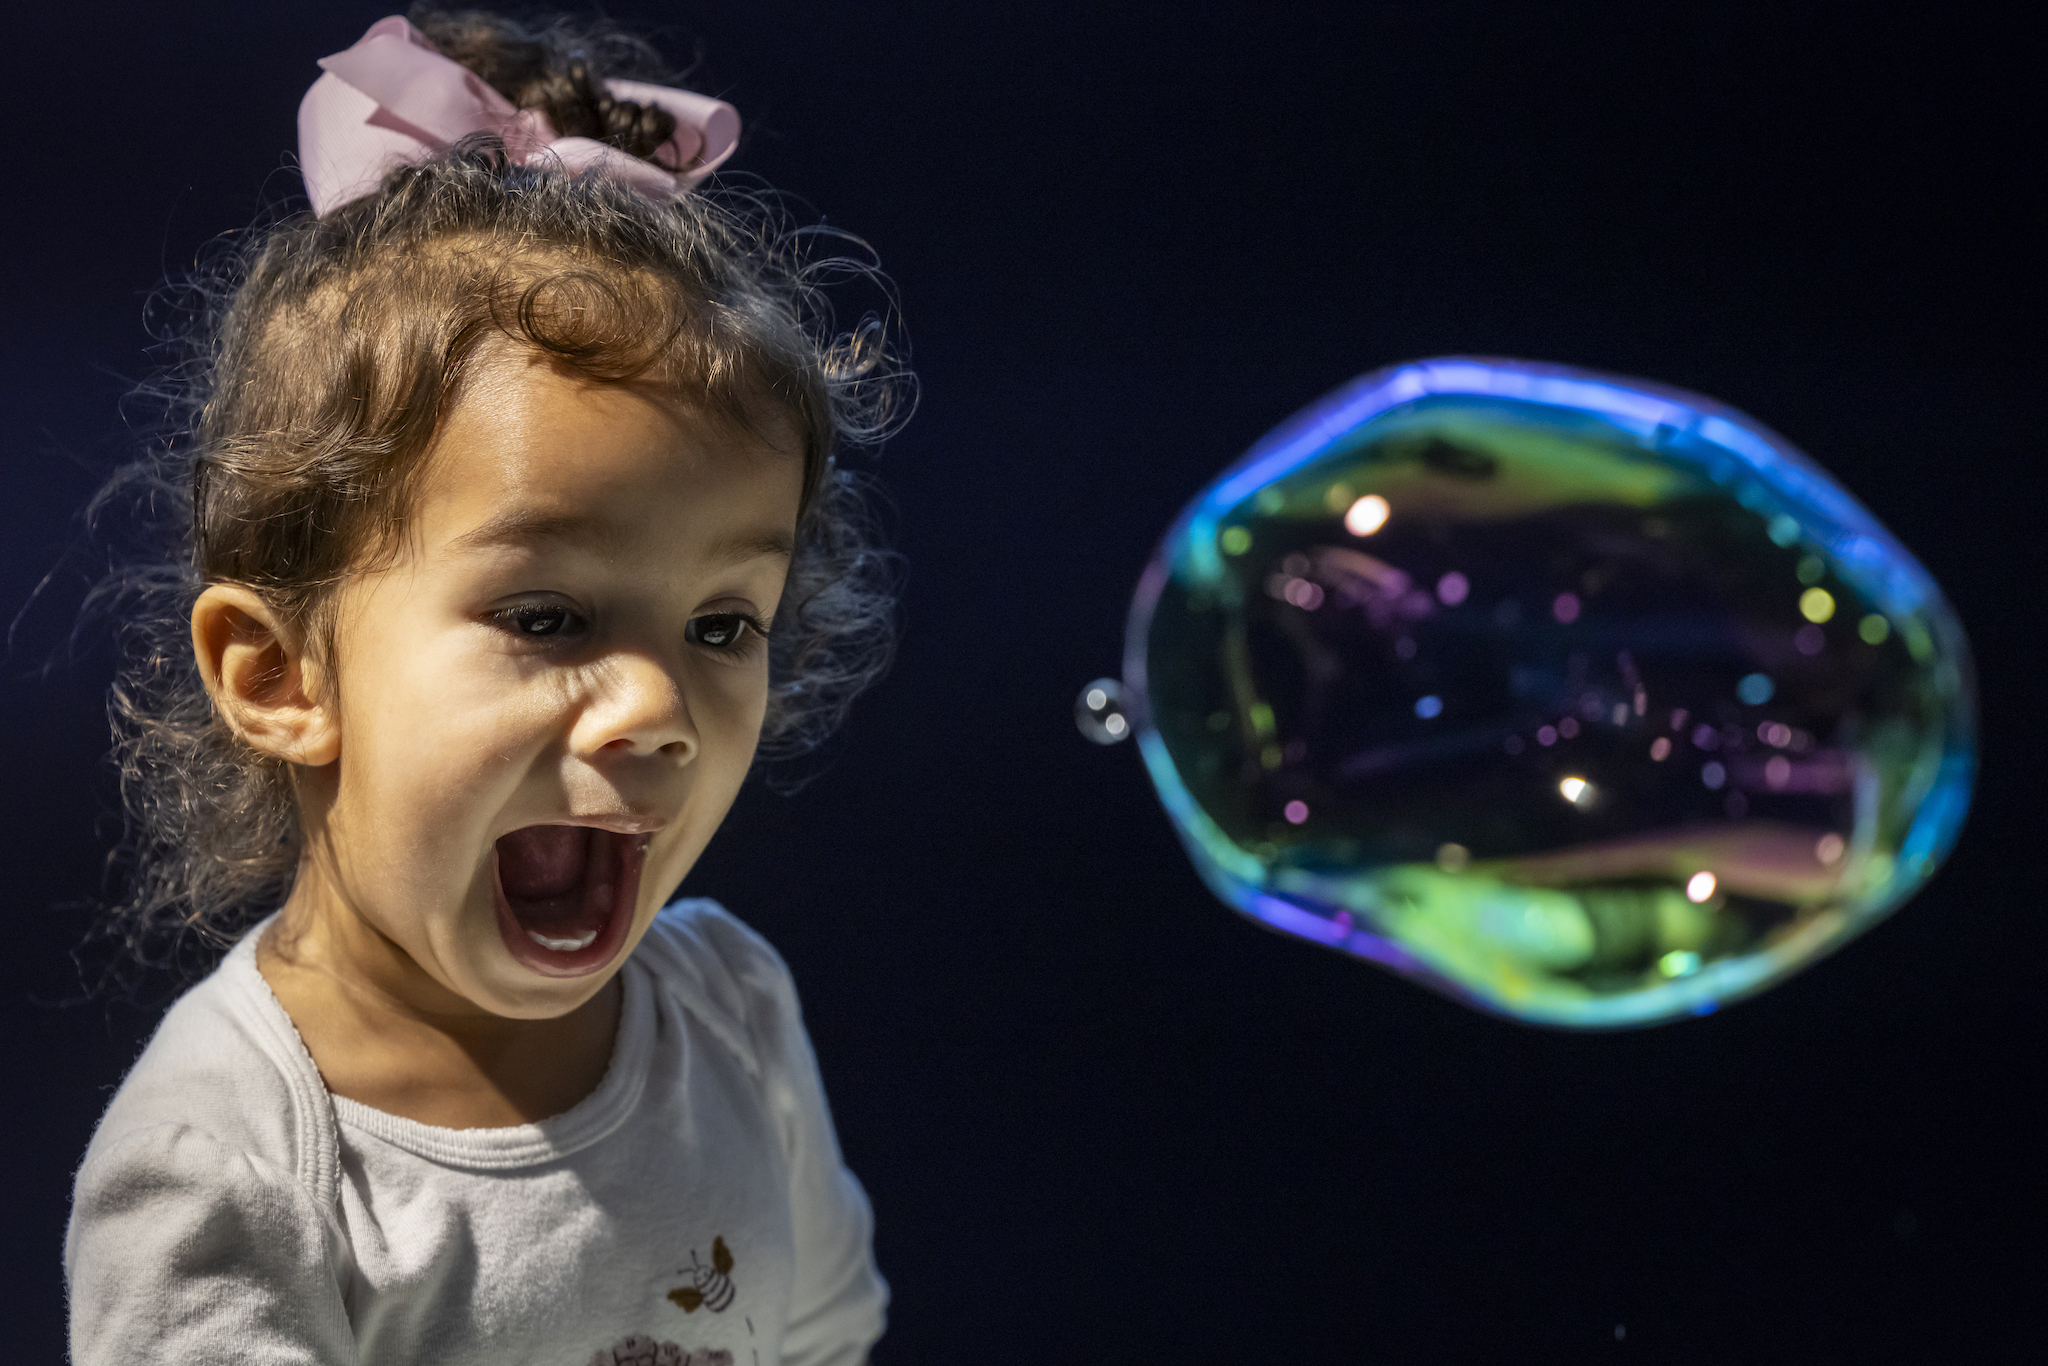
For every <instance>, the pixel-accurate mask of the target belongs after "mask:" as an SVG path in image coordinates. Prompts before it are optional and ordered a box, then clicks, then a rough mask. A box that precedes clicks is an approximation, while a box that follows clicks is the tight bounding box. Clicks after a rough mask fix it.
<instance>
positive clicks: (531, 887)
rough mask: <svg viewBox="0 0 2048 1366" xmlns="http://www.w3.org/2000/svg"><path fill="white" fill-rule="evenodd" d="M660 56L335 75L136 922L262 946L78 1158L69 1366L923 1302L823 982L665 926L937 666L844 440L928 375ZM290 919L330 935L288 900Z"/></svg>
mask: <svg viewBox="0 0 2048 1366" xmlns="http://www.w3.org/2000/svg"><path fill="white" fill-rule="evenodd" d="M652 60H653V54H652V52H651V50H650V49H648V48H647V47H646V46H645V44H643V43H640V42H639V41H638V40H634V39H630V38H627V37H624V36H622V35H620V34H618V33H616V32H615V31H612V30H609V29H605V28H601V27H586V28H583V29H578V28H576V27H574V26H570V25H566V24H557V25H556V26H554V27H552V28H549V29H547V30H544V31H539V32H535V31H531V30H528V29H524V28H521V27H519V26H516V25H514V24H512V23H509V22H506V21H504V20H501V19H498V18H495V17H493V16H490V15H484V14H476V13H466V14H459V15H449V14H440V13H434V12H422V11H419V10H415V11H414V13H413V14H412V16H411V22H408V21H407V20H404V19H398V18H392V19H386V20H383V21H381V22H380V23H378V24H377V25H375V26H374V27H373V28H371V30H370V31H369V33H368V34H367V35H365V37H364V38H363V40H362V41H361V42H359V43H358V44H356V46H354V47H353V48H350V49H349V50H348V51H346V52H342V53H339V54H337V55H335V56H333V57H330V58H328V59H326V60H325V61H323V62H322V66H323V67H325V68H326V74H324V75H322V76H321V77H320V78H319V81H318V83H317V84H315V85H314V87H313V89H312V90H311V92H309V94H308V95H307V97H306V101H305V104H304V106H303V107H302V109H301V112H300V134H301V160H302V164H303V167H304V170H305V173H306V177H307V185H308V190H309V192H310V197H311V199H312V201H313V207H314V210H315V212H314V213H311V214H305V215H301V216H299V217H296V218H292V219H289V220H287V221H285V222H283V223H282V224H280V225H279V226H277V227H275V228H273V229H271V230H270V231H269V232H268V233H267V234H266V235H264V236H262V238H261V240H259V241H258V242H256V243H255V244H254V245H253V246H252V247H251V248H250V249H249V250H248V251H247V252H246V253H245V254H244V256H243V258H242V265H241V266H240V268H239V273H238V276H237V278H236V280H235V281H234V282H233V284H232V288H231V289H230V290H229V291H228V292H226V293H225V294H224V295H223V300H222V307H221V308H220V309H219V310H218V314H217V317H216V319H215V321H214V324H213V325H212V326H211V327H210V329H209V330H208V332H207V334H206V336H205V337H204V339H203V340H204V342H205V346H204V348H203V350H202V353H201V356H202V361H203V366H202V368H203V371H204V373H203V374H202V376H201V377H200V379H199V381H198V384H199V390H198V393H197V406H196V408H195V415H194V420H193V422H192V423H191V424H190V430H189V433H188V437H189V439H187V440H185V441H182V442H179V443H174V444H173V446H172V447H171V448H170V451H169V453H168V454H166V455H164V456H162V457H161V458H160V459H158V460H157V461H156V462H155V463H154V464H152V465H149V466H147V467H145V468H144V469H143V470H142V471H141V474H140V476H139V477H141V478H142V480H143V483H144V485H145V489H146V490H147V491H152V492H154V493H155V494H157V495H159V496H160V497H162V498H167V499H169V500H170V504H171V505H172V506H175V507H177V508H179V509H181V510H185V511H188V512H189V516H185V515H183V513H182V512H181V515H180V517H179V519H178V520H179V522H180V526H181V529H182V531H183V533H184V540H185V544H184V546H183V548H182V550H181V551H180V553H179V554H178V556H177V558H176V563H175V565H172V566H167V567H166V569H165V571H164V572H163V573H161V574H159V575H157V576H156V577H155V578H154V579H150V578H148V576H146V575H145V576H144V579H145V583H146V586H147V585H149V584H153V585H154V587H155V588H156V589H158V590H160V593H159V596H160V597H161V596H164V595H168V596H170V597H174V598H175V599H176V604H175V605H176V620H175V622H174V623H173V626H174V629H157V630H156V632H155V634H154V635H152V634H150V632H149V629H148V628H149V626H150V623H149V622H148V621H144V622H143V623H142V628H143V646H144V648H142V649H140V650H139V651H137V652H135V654H134V657H133V660H132V662H131V664H130V666H129V667H128V670H127V672H126V674H125V675H124V677H123V679H122V681H121V682H120V684H119V685H118V686H117V688H116V692H115V711H116V716H117V720H118V722H119V732H120V743H121V754H122V758H123V761H124V763H123V775H124V780H125V785H126V793H127V796H128V799H129V805H130V809H131V816H132V817H133V821H132V830H131V854H132V861H133V873H134V879H133V886H134V889H135V890H134V894H133V896H132V897H131V899H130V900H129V902H128V903H127V904H126V906H125V907H124V908H123V911H122V914H123V916H124V917H125V919H124V930H123V933H124V935H125V936H126V937H127V938H128V939H129V941H130V942H131V943H135V944H138V945H147V944H149V943H153V942H161V941H160V938H159V932H161V931H165V930H167V929H168V930H172V931H175V932H176V933H177V934H180V935H184V936H186V937H187V938H188V939H189V936H190V935H191V934H192V933H193V932H197V933H199V934H201V935H210V936H213V937H214V938H215V939H216V940H217V941H218V942H232V945H233V947H232V948H231V949H230V950H229V951H228V953H227V955H226V957H225V959H224V961H222V962H221V963H220V965H219V966H218V968H217V969H216V970H215V971H214V972H213V973H212V974H211V975H210V976H208V977H207V978H206V979H205V980H204V981H202V982H201V983H199V985H198V986H196V987H195V988H194V989H193V990H191V991H190V992H189V993H188V994H186V995H185V996H184V997H183V999H181V1000H180V1001H179V1002H178V1003H177V1005H176V1006H174V1007H173V1008H172V1010H171V1011H170V1013H169V1015H168V1016H167V1017H166V1019H165V1020H164V1022H163V1024H162V1026H161V1028H160V1029H159V1030H158V1031H157V1033H156V1036H155V1037H154V1039H153V1040H152V1041H151V1042H150V1044H149V1046H148V1048H147V1049H146V1050H145V1051H144V1053H143V1054H142V1057H141V1059H140V1060H139V1061H138V1062H137V1063H136V1065H135V1068H134V1070H133V1071H132V1072H130V1074H129V1075H128V1078H127V1080H126V1081H125V1082H124V1083H123V1085H122V1087H121V1089H120V1092H119V1093H118V1094H117V1095H116V1096H115V1098H114V1100H113V1103H112V1104H111V1106H110V1107H109V1108H108V1110H107V1113H106V1116H105V1118H104V1119H103V1120H102V1121H101V1123H100V1126H99V1129H98V1131H97V1133H96V1134H95V1135H94V1137H93V1141H92V1145H91V1148H90V1150H89V1151H88V1152H87V1154H86V1158H85V1162H84V1165H83V1166H82V1167H81V1168H80V1170H79V1173H78V1179H77V1190H76V1197H75V1203H74V1206H73V1212H72V1219H71V1226H70V1232H69V1236H68V1238H67V1241H66V1246H65V1266H66V1271H67V1276H68V1282H69V1287H70V1299H71V1340H72V1352H73V1359H74V1360H75V1361H77V1362H79V1363H82V1364H90V1366H98V1363H115V1362H120V1363H130V1362H139V1361H149V1362H193V1363H200V1362H204V1363H223V1362H262V1363H285V1362H304V1363H313V1362H319V1363H341V1362H358V1361H361V1362H422V1363H425V1362H433V1363H455V1362H479V1363H482V1362H489V1363H494V1364H499V1366H503V1364H509V1363H528V1362H530V1363H536V1366H543V1364H544V1366H584V1363H614V1362H629V1361H630V1362H635V1363H641V1362H646V1363H670V1364H678V1363H685V1362H687V1363H692V1364H693V1366H711V1364H712V1363H719V1364H720V1366H734V1364H735V1363H736V1364H737V1366H773V1364H774V1363H777V1362H791V1363H795V1362H804V1363H810V1362H820V1363H823V1362H848V1363H850V1362H855V1361H858V1360H860V1359H862V1358H863V1357H864V1356H865V1354H866V1352H867V1350H868V1348H869V1347H870V1345H871V1344H872V1343H873V1342H874V1340H875V1339H876V1338H877V1337H878V1336H879V1334H880V1332H881V1329H882V1310H883V1304H884V1301H885V1299H886V1291H885V1288H884V1286H883V1283H882V1281H881V1278H880V1277H879V1276H878V1275H877V1274H876V1271H875V1267H874V1264H873V1260H872V1257H871V1253H870V1246H869V1243H870V1237H869V1234H870V1219H869V1212H868V1205H867V1201H866V1199H865V1197H864V1196H863V1194H862V1192H861V1189H860V1187H859V1185H858V1184H857V1183H856V1182H855V1180H854V1179H853V1177H852V1176H851V1175H850V1174H849V1173H848V1172H847V1171H846V1169H845V1167H844V1166H843V1165H842V1164H841V1160H840V1154H839V1149H838V1145H837V1142H836V1140H835V1139H834V1136H833V1131H832V1124H831V1120H830V1118H829V1117H828V1114H827V1111H826V1105H825V1097H824V1095H823V1092H822V1090H821V1088H820V1085H819V1080H818V1072H817V1068H816V1065H815V1063H814V1062H813V1059H812V1054H811V1049H810V1045H809V1042H808V1040H807V1039H806V1037H805V1034H804V1029H803V1025H802V1022H801V1020H800V1018H799V1016H798V1012H797V1004H796V997H795V994H794V991H793V990H792V987H791V984H790V978H789V973H788V971H787V970H786V969H785V968H784V966H783V964H782V962H781V960H780V959H779V958H778V957H777V956H776V954H775V952H774V950H772V949H771V948H769V946H768V945H767V944H766V943H764V942H763V941H762V940H761V939H760V938H758V937H757V936H756V935H754V934H753V933H752V932H751V931H749V930H748V929H747V928H745V927H744V926H743V925H741V924H740V923H739V922H738V921H737V920H735V919H733V918H732V917H731V916H729V915H727V914H726V913H725V912H724V911H723V910H721V909H720V908H719V907H717V906H716V905H714V904H712V903H710V902H706V901H679V902H675V903H673V904H669V905H666V906H664V902H665V901H666V900H667V897H668V894H669V892H670V891H671V890H672V889H673V888H674V887H675V886H676V884H677V883H678V882H679V881H680V880H681V879H682V878H683V876H684V874H685V873H687V872H688V871H689V869H690V867H691V865H692V864H693V863H694V862H695V861H696V859H697V856H698V855H699V854H700V853H701V852H702V851H703V849H704V847H705V843H706V841H708V840H709V839H710V838H711V836H712V833H713V832H714V831H715V830H716V829H717V828H718V824H719V822H720V820H721V819H723V817H724V815H725V813H726V810H727V808H728V807H729V806H730V805H731V803H732V800H733V797H734V795H735V793H736V792H737V791H738V789H739V786H740V783H741V781H742V780H743V779H744V777H745V776H746V774H747V772H748V770H749V768H750V766H751V765H752V763H753V761H754V758H755V755H756V747H757V743H765V744H767V745H769V746H771V747H774V748H778V749H790V748H793V747H801V746H802V745H803V744H805V743H808V742H810V741H812V740H814V739H815V738H817V736H818V735H819V734H820V733H821V732H822V731H823V730H825V729H827V728H829V726H830V725H831V724H832V723H833V722H834V721H836V720H837V719H838V718H839V716H840V715H841V714H842V713H843V711H844V709H845V707H846V705H847V703H848V701H849V699H850V698H851V696H852V694H853V693H854V692H855V691H857V690H858V689H859V688H860V687H861V686H862V685H863V684H864V683H866V682H867V681H869V680H871V679H872V678H873V676H874V675H875V673H876V672H877V670H878V669H879V668H880V665H881V662H882V655H883V654H884V653H886V649H887V645H888V641H889V612H890V601H889V593H888V586H889V585H888V581H887V580H888V575H887V573H886V569H887V562H886V558H885V557H883V556H882V555H880V554H879V553H878V552H876V551H875V550H874V549H873V548H872V547H871V546H870V545H869V544H868V543H867V541H866V539H865V537H864V533H863V531H862V528H863V526H864V522H863V521H862V519H861V516H860V504H859V500H858V497H857V495H856V492H855V490H854V487H853V485H852V484H851V483H850V482H849V480H848V477H847V476H846V475H844V474H841V473H839V472H837V471H835V469H834V468H833V466H832V463H831V461H830V459H829V455H830V452H831V450H832V448H833V446H834V444H835V443H836V442H837V441H839V440H841V439H845V438H848V437H853V438H865V437H872V436H874V435H876V434H877V433H878V432H879V430H880V429H881V427H882V426H883V425H885V424H886V419H887V417H888V408H889V404H890V401H891V398H892V395H893V394H894V393H896V392H897V385H898V381H897V379H896V378H895V377H893V376H892V374H891V372H890V371H889V370H888V368H887V362H886V358H885V357H884V356H883V354H882V353H881V351H880V350H879V348H878V346H877V343H876V341H875V338H874V335H873V332H872V330H869V331H866V332H864V333H862V334H861V335H859V336H857V337H854V338H842V339H840V340H838V341H836V342H833V341H826V340H820V339H819V338H818V337H817V336H816V335H814V333H813V332H811V331H809V330H807V324H806V319H807V318H808V317H809V316H810V314H811V312H812V311H813V310H812V308H811V302H810V293H809V285H808V281H809V279H810V277H809V276H808V275H806V273H805V272H804V271H803V270H802V269H800V268H799V265H798V264H797V263H795V262H794V259H793V256H792V253H791V251H790V250H789V249H788V246H787V241H788V239H787V238H778V237H777V236H776V235H775V234H774V233H773V232H770V231H767V230H766V229H764V228H763V227H761V226H760V223H761V221H762V220H761V218H760V215H758V214H756V215H754V216H753V217H752V218H748V217H745V216H741V215H737V214H735V213H733V212H730V211H721V210H719V209H718V208H716V207H714V206H713V205H712V204H711V203H710V202H709V201H707V200H706V198H705V197H704V196H703V195H702V194H701V193H700V192H698V191H696V190H694V189H692V188H691V187H692V186H693V185H694V184H695V183H696V182H697V181H698V180H700V179H701V178H702V177H703V176H704V175H706V174H708V173H709V171H710V170H711V168H712V167H713V166H715V165H716V164H717V163H718V162H719V161H720V160H722V159H723V157H724V156H725V155H726V154H727V153H728V152H729V151H730V150H731V148H732V145H733V142H734V140H735V138H736V136H737V129H738V124H737V118H736V116H735V115H734V114H733V112H732V111H731V109H730V108H728V107H727V106H724V105H722V104H719V103H718V102H716V101H712V100H708V99H705V98H704V97H702V96H697V95H692V94H690V93H688V92H685V91H680V90H675V89H670V88H667V87H664V86H660V85H654V84H648V83H646V81H645V79H634V78H647V77H651V76H654V75H655V74H656V71H655V69H654V68H653V66H652ZM280 902H281V904H280Z"/></svg>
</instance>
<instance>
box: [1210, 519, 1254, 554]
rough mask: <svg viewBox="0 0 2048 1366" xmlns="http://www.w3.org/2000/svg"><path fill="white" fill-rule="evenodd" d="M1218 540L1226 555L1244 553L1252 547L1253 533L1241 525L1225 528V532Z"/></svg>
mask: <svg viewBox="0 0 2048 1366" xmlns="http://www.w3.org/2000/svg"><path fill="white" fill-rule="evenodd" d="M1216 541H1217V544H1219V545H1221V546H1222V547H1223V553H1224V554H1226V555H1242V554H1244V552H1245V551H1247V550H1250V549H1251V548H1252V534H1251V533H1250V532H1249V531H1246V530H1245V529H1244V528H1243V527H1241V526H1230V527H1225V528H1223V534H1222V535H1221V536H1218V537H1217V538H1216Z"/></svg>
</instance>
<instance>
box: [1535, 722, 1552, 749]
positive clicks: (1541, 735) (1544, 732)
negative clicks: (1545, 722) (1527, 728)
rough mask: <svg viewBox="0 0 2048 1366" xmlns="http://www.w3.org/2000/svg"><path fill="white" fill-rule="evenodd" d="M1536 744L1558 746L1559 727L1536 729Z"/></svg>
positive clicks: (1539, 727) (1540, 727)
mask: <svg viewBox="0 0 2048 1366" xmlns="http://www.w3.org/2000/svg"><path fill="white" fill-rule="evenodd" d="M1536 743H1537V744H1539V745H1554V744H1556V743H1557V727H1555V726H1538V727H1536Z"/></svg>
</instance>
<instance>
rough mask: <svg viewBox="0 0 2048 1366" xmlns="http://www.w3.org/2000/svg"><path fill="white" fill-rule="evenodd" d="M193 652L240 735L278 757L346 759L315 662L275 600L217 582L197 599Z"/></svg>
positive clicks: (310, 761)
mask: <svg viewBox="0 0 2048 1366" xmlns="http://www.w3.org/2000/svg"><path fill="white" fill-rule="evenodd" d="M192 653H193V654H194V655H196V656H197V657H198V660H199V675H200V677H201V678H202V679H203V680H204V681H205V683H206V693H207V696H209V697H211V698H212V699H213V705H214V706H215V707H216V708H217V709H218V710H219V711H220V714H221V716H222V718H223V719H224V720H226V721H227V723H228V725H229V726H230V727H231V728H232V729H233V730H234V732H235V734H237V735H239V736H241V737H242V738H243V739H244V740H246V741H248V742H249V744H250V745H251V746H252V747H253V748H254V749H256V750H257V751H258V752H260V753H263V754H268V755H270V756H271V757H273V758H277V759H283V760H286V761H287V762H290V763H294V764H304V765H306V766H307V767H309V768H318V767H320V766H321V765H323V764H331V763H333V762H334V761H335V760H336V759H337V758H339V757H340V756H341V726H340V724H339V722H338V720H337V719H336V717H335V715H334V712H333V710H332V708H331V707H330V706H329V705H327V704H326V703H325V702H324V701H323V700H322V696H321V695H322V694H323V693H325V692H326V691H327V690H326V689H325V688H323V687H322V686H320V685H321V684H322V683H323V682H324V680H323V679H321V678H320V676H319V668H318V666H317V664H315V663H314V662H312V661H310V660H309V659H307V657H306V651H305V642H304V641H303V640H302V639H300V638H299V637H298V635H297V634H296V633H293V632H288V631H286V630H285V629H284V627H283V625H282V624H281V623H280V622H279V620H278V617H277V613H275V612H273V611H272V610H271V608H270V604H268V603H266V602H265V601H263V599H262V598H261V597H259V596H257V595H256V594H255V593H253V592H251V591H249V590H248V589H247V588H244V587H242V586H241V585H240V584H232V583H217V584H214V585H212V586H211V587H209V588H208V589H207V590H206V591H205V592H203V593H201V594H200V595H199V601H197V602H195V603H193V604H192Z"/></svg>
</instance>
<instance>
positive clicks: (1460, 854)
mask: <svg viewBox="0 0 2048 1366" xmlns="http://www.w3.org/2000/svg"><path fill="white" fill-rule="evenodd" d="M1471 861H1472V851H1471V850H1470V849H1467V848H1466V847H1465V846H1464V845H1462V844H1440V845H1438V846H1437V850H1436V866H1437V867H1439V868H1441V869H1443V870H1444V871H1445V872H1446V873H1462V872H1464V871H1465V865H1466V864H1468V863H1470V862H1471Z"/></svg>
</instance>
